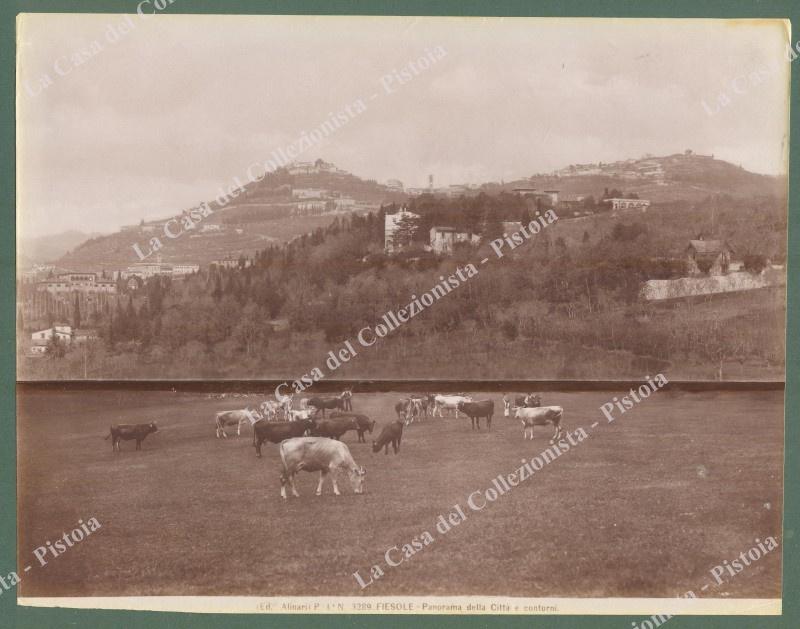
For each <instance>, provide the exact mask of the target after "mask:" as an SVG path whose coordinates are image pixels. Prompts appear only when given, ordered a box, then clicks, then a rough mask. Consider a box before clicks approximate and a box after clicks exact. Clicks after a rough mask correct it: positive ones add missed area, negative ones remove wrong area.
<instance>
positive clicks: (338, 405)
mask: <svg viewBox="0 0 800 629" xmlns="http://www.w3.org/2000/svg"><path fill="white" fill-rule="evenodd" d="M344 400H345V398H344V393H342V395H339V396H337V397H312V398H309V400H308V405H309V406H313V407H314V410H315V411H316V412H317V413H319V412H320V411H322V417H323V418H324V417H325V409H326V408H330V409H334V408H335V409H338V410H340V411H343V410H345V402H344Z"/></svg>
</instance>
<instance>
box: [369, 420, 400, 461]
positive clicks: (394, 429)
mask: <svg viewBox="0 0 800 629" xmlns="http://www.w3.org/2000/svg"><path fill="white" fill-rule="evenodd" d="M403 425H404V424H403V422H402V421H393V422H390V423H388V424H386V425H385V426H384V427H383V430H381V434H380V435H378V440H377V441H373V442H372V451H373V452H380V451H381V448H384V452H383V453H384V454H389V444H390V443H391V444H392V449H393V450H394V453H395V454H397V453H398V452H399V451H400V441H401V440H402V439H403Z"/></svg>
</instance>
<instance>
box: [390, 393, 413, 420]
mask: <svg viewBox="0 0 800 629" xmlns="http://www.w3.org/2000/svg"><path fill="white" fill-rule="evenodd" d="M410 406H411V400H409V399H408V398H405V399H402V400H400V401H399V402H398V403H397V404H395V405H394V412H395V413H397V420H398V421H401V422H406V423H408V417H409V413H410V411H409V407H410Z"/></svg>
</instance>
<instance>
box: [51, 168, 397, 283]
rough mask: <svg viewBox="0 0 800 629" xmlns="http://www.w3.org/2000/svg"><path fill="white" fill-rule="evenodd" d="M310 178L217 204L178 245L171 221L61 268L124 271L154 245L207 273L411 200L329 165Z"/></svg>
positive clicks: (64, 259)
mask: <svg viewBox="0 0 800 629" xmlns="http://www.w3.org/2000/svg"><path fill="white" fill-rule="evenodd" d="M295 170H300V169H299V168H296V169H295ZM305 171H306V172H295V174H292V169H280V170H278V171H275V172H273V173H269V174H267V175H266V176H265V177H264V178H263V179H262V180H260V181H257V182H254V183H250V184H248V185H247V186H245V188H244V191H243V192H242V193H241V194H240V195H239V196H237V197H236V198H235V199H232V200H231V201H230V202H229V203H227V204H226V205H224V206H221V205H220V204H219V203H218V202H216V201H213V200H212V201H210V202H209V203H208V205H209V207H210V208H211V209H212V210H213V212H214V213H213V214H212V215H210V216H208V217H206V218H204V219H203V220H202V221H201V223H200V224H199V225H198V227H197V228H195V229H194V230H193V231H191V232H185V233H184V234H182V235H181V236H180V237H178V238H174V239H170V238H167V237H165V236H164V223H165V221H166V220H167V219H169V218H170V217H164V218H163V219H161V220H156V221H149V222H147V223H142V224H140V225H136V226H129V227H128V228H123V230H121V231H119V232H117V233H114V234H110V235H107V236H97V237H95V238H90V239H89V240H86V241H85V242H82V243H81V244H80V245H79V246H77V247H75V248H74V249H72V250H71V251H68V252H67V253H65V254H64V255H63V256H61V257H60V258H58V260H57V261H56V264H57V265H58V266H60V267H63V268H68V269H72V270H103V269H105V270H114V269H119V268H123V267H126V266H128V265H130V264H133V263H135V262H140V261H141V260H140V258H139V256H138V254H137V253H136V251H135V249H134V245H137V244H138V246H139V249H140V250H141V251H142V253H143V254H144V255H147V253H148V251H150V250H151V249H150V247H149V246H148V243H149V242H150V239H151V238H153V237H158V238H159V239H160V240H161V242H162V244H163V245H164V246H163V248H162V249H161V250H159V251H158V252H157V253H158V255H159V256H160V258H161V260H162V261H163V262H172V263H185V264H200V265H205V264H208V263H210V262H212V261H214V260H219V259H225V258H234V259H235V258H238V257H239V256H240V255H244V256H247V257H249V256H252V255H254V254H255V252H256V251H258V250H260V249H264V248H265V247H267V246H269V245H271V244H282V243H285V242H288V241H290V240H292V239H293V238H295V237H297V236H299V235H302V234H306V233H309V232H312V231H314V230H316V229H318V228H320V227H326V226H328V225H330V224H331V223H332V222H333V221H334V219H335V218H336V217H337V216H342V215H347V214H350V213H363V212H366V211H370V210H374V209H377V208H378V206H379V205H380V204H381V203H390V202H398V201H402V200H403V199H405V195H403V194H402V193H398V192H395V191H392V190H390V189H389V188H387V187H386V186H382V185H380V184H378V183H377V182H375V181H371V180H364V179H360V178H359V177H356V176H355V175H352V174H350V173H346V172H344V171H341V170H339V169H337V168H335V167H334V166H333V165H332V164H327V163H325V162H323V161H322V160H317V162H315V163H314V164H310V163H309V165H308V166H307V167H306V168H305ZM298 190H300V191H305V192H306V194H311V195H312V196H310V197H308V198H298V197H297V196H296V194H294V195H293V191H298ZM315 194H317V195H318V196H313V195H315ZM176 216H177V217H180V214H177V215H176ZM212 228H213V229H212ZM173 231H175V229H173ZM73 246H74V245H73ZM153 257H155V256H153ZM148 259H150V258H148Z"/></svg>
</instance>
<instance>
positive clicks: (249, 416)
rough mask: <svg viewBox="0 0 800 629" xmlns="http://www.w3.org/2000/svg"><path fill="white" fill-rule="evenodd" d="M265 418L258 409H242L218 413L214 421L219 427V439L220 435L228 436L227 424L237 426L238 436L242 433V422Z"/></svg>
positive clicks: (252, 422)
mask: <svg viewBox="0 0 800 629" xmlns="http://www.w3.org/2000/svg"><path fill="white" fill-rule="evenodd" d="M261 419H263V416H262V415H261V414H260V413H259V412H258V411H251V410H250V409H247V408H245V409H242V410H239V411H222V412H220V413H217V414H216V416H215V419H214V423H215V425H216V427H217V439H219V438H220V437H224V438H225V439H227V438H228V433H227V432H225V427H226V426H236V436H237V437H238V436H239V435H241V434H242V424H246V423H247V422H248V421H249V422H250V423H251V424H254V423H255V422H257V421H259V420H261Z"/></svg>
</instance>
